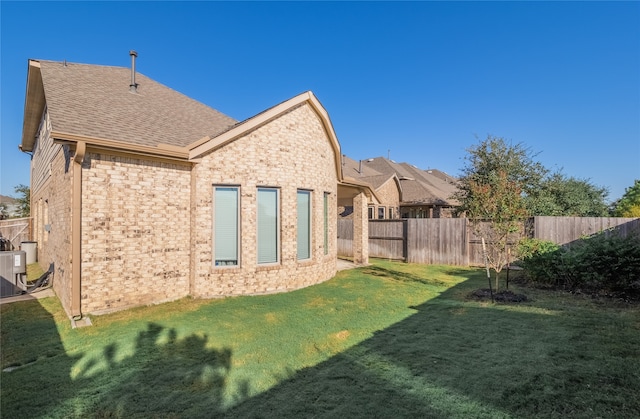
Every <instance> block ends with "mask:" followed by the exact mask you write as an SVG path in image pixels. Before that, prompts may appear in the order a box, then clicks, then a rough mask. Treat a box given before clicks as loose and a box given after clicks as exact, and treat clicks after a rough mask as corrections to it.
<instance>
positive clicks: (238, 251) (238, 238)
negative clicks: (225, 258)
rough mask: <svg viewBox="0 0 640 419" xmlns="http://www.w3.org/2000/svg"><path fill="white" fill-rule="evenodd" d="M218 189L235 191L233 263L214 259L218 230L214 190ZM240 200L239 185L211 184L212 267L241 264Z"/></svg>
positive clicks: (221, 267) (236, 266) (228, 267)
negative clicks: (234, 250)
mask: <svg viewBox="0 0 640 419" xmlns="http://www.w3.org/2000/svg"><path fill="white" fill-rule="evenodd" d="M218 189H233V190H235V192H236V215H235V217H236V218H235V221H236V233H235V234H236V236H235V239H236V260H235V262H236V263H235V265H233V264H220V265H219V264H218V259H216V232H217V231H218V230H217V229H216V224H217V223H216V217H217V215H218V211H216V202H217V200H216V191H217V190H218ZM240 200H241V187H240V185H224V184H214V185H213V196H212V205H211V208H212V212H213V214H212V239H211V248H212V249H211V250H212V252H211V256H212V257H211V263H212V265H213V267H214V268H216V269H230V268H239V267H240V264H241V246H240V243H241V235H240V234H241V223H242V220H241V215H240V208H241V206H240Z"/></svg>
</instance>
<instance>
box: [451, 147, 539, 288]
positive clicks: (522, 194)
mask: <svg viewBox="0 0 640 419" xmlns="http://www.w3.org/2000/svg"><path fill="white" fill-rule="evenodd" d="M467 152H468V155H467V156H466V157H465V161H466V163H465V166H464V167H463V169H462V175H461V176H460V178H459V186H458V191H457V192H456V193H455V194H454V195H453V198H455V199H457V200H458V202H459V203H460V205H459V207H458V208H457V212H458V213H464V214H465V215H466V216H467V218H469V219H470V220H471V225H472V227H473V229H474V231H475V232H476V234H478V235H479V236H480V237H482V238H483V239H484V241H485V243H486V245H487V246H488V251H487V260H488V264H489V267H490V268H492V269H493V270H494V271H495V273H496V276H495V281H496V289H498V288H499V275H500V272H501V271H502V269H503V268H504V267H505V266H506V264H507V262H508V259H507V258H508V246H509V243H510V242H513V241H516V242H517V241H518V240H519V239H520V237H522V233H523V231H522V229H523V227H522V226H523V220H524V219H525V218H527V217H528V216H529V212H528V211H527V208H526V197H527V196H528V195H531V194H532V193H534V191H535V189H536V187H537V186H538V185H540V183H541V181H542V179H543V178H544V176H545V175H546V173H547V170H546V169H545V168H544V167H543V166H542V165H541V164H540V163H538V162H536V161H534V160H533V155H532V154H531V151H530V150H529V149H528V148H526V147H524V146H523V145H522V144H521V143H519V144H516V145H512V144H508V143H507V142H506V141H505V140H504V139H503V138H499V137H493V136H488V137H487V139H486V140H484V141H481V142H480V143H479V144H478V145H476V146H472V147H470V148H469V149H467Z"/></svg>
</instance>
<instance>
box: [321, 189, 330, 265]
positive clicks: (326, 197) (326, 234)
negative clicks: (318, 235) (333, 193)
mask: <svg viewBox="0 0 640 419" xmlns="http://www.w3.org/2000/svg"><path fill="white" fill-rule="evenodd" d="M322 211H323V218H324V227H323V231H324V254H325V255H328V254H329V192H325V193H324V202H323V209H322Z"/></svg>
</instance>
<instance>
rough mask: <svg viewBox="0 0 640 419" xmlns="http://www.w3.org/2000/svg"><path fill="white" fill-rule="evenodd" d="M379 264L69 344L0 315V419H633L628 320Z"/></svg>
mask: <svg viewBox="0 0 640 419" xmlns="http://www.w3.org/2000/svg"><path fill="white" fill-rule="evenodd" d="M485 283H486V277H485V276H484V272H483V271H481V270H474V269H463V268H453V267H446V266H424V265H413V264H403V263H395V262H386V261H375V263H374V265H372V266H370V267H367V268H360V269H355V270H350V271H344V272H340V273H339V274H338V275H337V276H336V277H335V278H334V279H332V280H331V281H327V282H325V283H323V284H320V285H316V286H313V287H309V288H305V289H302V290H298V291H295V292H291V293H287V294H276V295H268V296H258V297H237V298H227V299H221V300H213V301H202V300H191V299H183V300H180V301H176V302H173V303H168V304H162V305H158V306H151V307H143V308H138V309H134V310H127V311H123V312H119V313H114V314H111V315H104V316H97V317H93V318H92V322H93V324H94V326H93V327H89V328H82V329H71V327H70V323H69V320H68V319H67V318H66V316H65V314H64V312H63V310H62V308H61V307H60V305H59V302H58V301H57V299H55V298H46V299H42V300H33V301H27V302H22V303H14V304H5V305H2V306H0V308H1V310H2V311H1V315H2V325H1V332H2V335H1V336H2V341H1V344H2V360H1V362H2V368H3V369H6V368H8V367H9V369H11V371H10V372H7V371H3V372H2V376H1V379H2V381H1V386H2V387H1V390H0V391H1V393H0V395H1V401H0V403H1V411H0V416H1V417H7V418H10V417H64V418H69V417H83V418H84V417H99V418H106V417H127V418H129V417H176V418H178V417H189V418H192V417H217V416H219V417H278V418H281V417H296V418H297V417H436V418H438V417H442V418H450V417H470V416H471V417H531V418H533V417H536V418H539V417H559V416H564V417H584V418H594V417H611V418H624V417H629V418H632V417H638V416H640V400H639V399H638V397H637V389H638V388H640V307H639V306H637V305H622V304H618V303H615V302H611V301H605V300H592V299H590V298H585V297H581V296H574V295H570V294H564V293H554V292H548V291H542V290H533V289H522V288H521V289H516V291H517V292H519V293H524V294H527V296H528V297H529V298H530V299H531V301H529V302H527V303H521V304H518V305H515V304H514V305H507V304H491V303H487V302H478V301H473V300H467V299H466V296H467V295H468V294H469V292H470V291H472V290H474V289H477V288H481V287H484V286H485Z"/></svg>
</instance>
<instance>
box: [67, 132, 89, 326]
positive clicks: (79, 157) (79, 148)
mask: <svg viewBox="0 0 640 419" xmlns="http://www.w3.org/2000/svg"><path fill="white" fill-rule="evenodd" d="M86 150H87V143H85V142H84V141H78V143H77V144H76V154H75V155H74V156H73V195H72V198H71V204H72V206H71V318H72V319H74V320H79V319H81V318H82V309H81V289H80V285H81V283H80V276H81V275H80V274H81V270H80V268H81V266H80V265H81V260H82V253H81V244H82V243H81V241H82V234H81V233H82V162H83V161H84V155H85V152H86Z"/></svg>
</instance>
